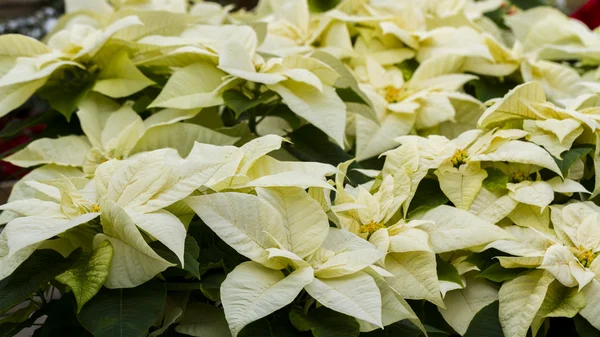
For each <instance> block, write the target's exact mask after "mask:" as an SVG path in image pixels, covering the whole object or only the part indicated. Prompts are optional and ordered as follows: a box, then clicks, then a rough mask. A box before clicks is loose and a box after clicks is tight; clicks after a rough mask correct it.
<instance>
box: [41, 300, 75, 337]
mask: <svg viewBox="0 0 600 337" xmlns="http://www.w3.org/2000/svg"><path fill="white" fill-rule="evenodd" d="M49 307H50V308H49V310H48V318H47V319H46V321H45V322H44V325H43V326H42V328H40V329H39V331H38V336H39V337H56V336H61V337H80V336H81V335H82V334H83V333H84V332H85V329H84V328H83V327H82V326H81V324H80V323H79V321H78V320H77V315H76V314H75V311H76V310H77V305H76V304H75V299H74V298H73V296H72V295H71V293H68V294H64V295H63V296H62V298H61V299H59V300H55V301H52V302H50V303H49Z"/></svg>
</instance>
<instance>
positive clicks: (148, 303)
mask: <svg viewBox="0 0 600 337" xmlns="http://www.w3.org/2000/svg"><path fill="white" fill-rule="evenodd" d="M166 298H167V290H166V287H165V285H164V284H163V283H161V282H159V281H156V280H152V281H149V282H147V283H145V284H143V285H141V286H139V287H136V288H131V289H115V290H109V289H106V288H104V289H102V290H100V292H99V293H98V295H97V296H95V297H94V298H93V299H92V300H91V301H89V302H88V304H87V305H86V306H85V307H84V308H83V309H82V310H81V312H80V313H79V322H81V324H82V325H83V327H85V329H86V330H88V331H89V332H91V333H93V334H94V336H95V337H115V336H119V337H143V336H146V334H147V333H148V330H149V329H150V327H151V326H152V325H153V324H154V323H155V322H156V321H157V320H158V319H159V318H160V315H161V313H162V310H163V307H164V305H165V301H166Z"/></svg>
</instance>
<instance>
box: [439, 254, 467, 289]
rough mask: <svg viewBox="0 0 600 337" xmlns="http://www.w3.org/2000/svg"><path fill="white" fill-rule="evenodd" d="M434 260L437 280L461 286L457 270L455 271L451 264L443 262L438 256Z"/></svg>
mask: <svg viewBox="0 0 600 337" xmlns="http://www.w3.org/2000/svg"><path fill="white" fill-rule="evenodd" d="M435 259H436V267H437V274H438V279H440V280H442V281H448V282H454V283H457V284H460V285H463V284H462V280H461V279H460V275H459V274H458V270H456V267H454V266H453V265H452V263H450V262H447V261H445V260H444V259H442V258H441V257H439V256H438V255H436V257H435Z"/></svg>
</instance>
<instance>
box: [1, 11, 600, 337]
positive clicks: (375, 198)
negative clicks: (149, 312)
mask: <svg viewBox="0 0 600 337" xmlns="http://www.w3.org/2000/svg"><path fill="white" fill-rule="evenodd" d="M502 6H504V5H503V2H502V1H496V0H486V1H474V0H426V1H422V0H406V1H396V0H370V1H369V0H343V1H341V2H340V3H339V4H338V5H337V6H336V7H334V8H332V9H330V10H327V11H325V12H321V13H317V12H313V11H311V8H310V6H309V2H308V1H307V0H262V1H260V3H259V5H258V7H257V9H255V10H253V11H245V10H240V11H238V12H232V9H233V7H232V6H226V7H222V6H220V5H217V4H215V3H208V2H203V1H195V3H194V4H193V5H190V4H189V1H183V0H110V1H108V0H99V1H93V2H90V1H84V0H68V1H66V9H67V14H66V15H65V16H63V17H62V18H61V19H60V20H59V22H58V23H57V26H56V28H55V29H54V31H53V32H52V33H51V34H50V36H49V37H48V38H47V39H46V41H45V42H39V41H36V40H33V39H31V38H28V37H24V36H19V35H2V36H0V116H4V115H6V114H8V113H9V112H11V111H12V110H14V109H16V108H18V107H19V106H21V105H22V104H23V103H24V102H25V101H27V100H28V99H29V98H30V97H31V96H33V95H34V94H36V93H37V94H39V95H40V96H43V95H44V92H50V93H52V92H53V91H52V90H54V89H56V88H60V87H61V86H67V85H69V83H70V82H69V80H68V79H72V78H75V79H77V80H80V81H82V83H85V90H83V91H81V93H80V95H79V96H78V97H76V98H74V101H73V102H70V103H73V107H72V109H70V110H69V107H66V108H64V109H65V111H62V110H61V112H63V113H64V114H65V115H66V116H67V118H70V117H71V113H72V112H73V111H75V115H76V116H77V118H78V120H79V125H80V126H81V131H82V132H83V134H82V135H81V134H80V135H66V136H63V137H58V138H41V139H37V140H35V141H33V142H31V143H30V144H28V145H27V146H26V147H25V148H23V149H21V150H20V151H18V152H16V153H14V154H12V155H10V156H8V157H6V158H5V159H4V160H6V161H7V162H9V163H12V164H14V165H17V166H20V167H27V168H34V169H33V170H32V171H31V172H30V173H29V174H28V175H26V176H25V177H24V178H23V179H22V180H20V181H19V182H17V183H16V185H15V186H14V188H13V191H12V194H11V196H10V198H9V202H8V203H7V204H5V205H2V206H0V210H2V211H3V212H2V214H1V215H0V223H2V224H5V227H4V228H3V230H2V232H1V233H0V280H3V279H6V278H8V277H10V276H11V275H12V274H13V273H15V271H16V270H18V268H19V266H20V265H22V264H23V263H24V262H25V261H27V259H28V258H30V256H32V254H34V253H35V252H36V251H37V250H44V249H51V250H55V251H58V252H59V253H60V254H62V255H63V256H65V257H66V256H68V255H69V254H70V253H72V252H74V251H78V250H81V251H83V252H85V253H89V254H90V261H91V262H90V265H89V267H90V268H92V269H93V268H97V271H96V269H94V273H95V274H94V275H93V277H91V278H90V279H87V281H89V282H88V283H87V285H86V286H83V285H82V284H84V283H85V282H83V283H82V282H80V280H78V279H77V278H78V277H82V276H81V275H79V274H78V271H77V270H76V269H74V268H73V269H70V270H68V271H67V272H65V273H63V274H61V275H59V276H57V277H56V279H57V281H59V282H61V283H64V284H66V285H67V286H69V287H70V288H69V289H71V291H73V293H74V294H76V299H77V303H78V311H79V310H81V308H82V307H84V305H85V304H86V303H87V302H88V301H90V300H91V299H92V298H93V297H94V296H95V295H96V294H97V293H98V291H100V289H101V288H102V287H103V286H104V287H106V288H110V289H124V288H134V287H138V286H141V285H143V284H144V283H146V282H148V281H150V280H152V279H155V278H159V279H160V278H163V274H164V273H165V271H166V270H167V269H168V268H171V267H178V268H180V269H184V268H185V266H186V249H187V248H186V238H187V237H188V229H189V226H190V224H191V223H192V221H193V220H194V219H199V220H196V221H201V222H202V223H203V224H206V226H207V227H208V228H210V230H212V232H214V233H215V234H216V235H217V236H218V237H219V238H220V239H221V240H222V241H223V242H225V243H226V244H227V245H229V246H230V247H231V248H232V249H233V250H235V251H236V252H237V253H238V254H240V255H241V256H242V257H243V258H244V259H247V260H246V262H243V263H241V264H239V265H237V266H236V267H235V268H234V269H233V270H231V271H230V272H229V273H228V274H227V276H226V279H225V280H224V282H223V283H222V284H221V286H220V298H219V299H218V300H217V301H213V302H214V304H207V303H191V304H190V305H187V309H186V304H185V303H184V304H177V306H176V309H177V310H175V311H176V312H177V314H176V315H175V316H173V317H170V318H169V319H170V320H167V315H165V317H164V321H165V322H164V323H162V324H163V325H161V326H160V329H157V330H156V331H154V332H153V333H152V334H150V336H158V335H160V334H161V333H162V332H164V331H166V329H168V328H169V326H170V325H172V324H177V323H178V322H179V320H181V317H184V319H183V320H181V325H179V326H178V327H177V328H176V330H177V331H178V332H180V333H186V334H190V335H196V336H200V335H202V336H203V334H201V332H198V331H201V330H202V327H203V326H204V325H206V326H210V328H211V329H215V330H211V331H218V335H215V336H216V337H221V336H223V337H227V336H233V337H235V336H237V335H238V334H240V333H241V332H242V330H243V329H244V328H245V327H246V326H248V325H249V324H251V323H253V322H255V321H258V320H260V319H262V318H264V317H267V316H269V315H271V314H273V313H276V312H277V311H278V310H280V309H283V308H286V307H290V305H291V306H295V308H296V309H297V308H298V307H304V311H305V312H304V313H307V312H308V310H309V309H310V308H312V307H313V306H314V307H320V306H324V307H326V308H328V309H330V310H333V311H336V312H338V313H341V314H344V315H347V316H349V317H351V319H353V320H354V319H355V320H357V322H358V325H359V326H360V331H361V332H370V331H374V330H377V329H382V328H383V329H385V328H386V327H387V326H389V325H392V324H394V323H397V322H399V321H402V320H409V321H410V322H411V323H412V324H414V325H416V326H417V328H419V329H421V330H422V331H423V332H425V331H426V328H425V327H424V326H423V325H422V324H421V322H420V321H419V317H418V315H417V314H416V313H415V312H414V311H413V309H412V308H411V305H409V302H407V301H406V300H411V301H428V302H430V303H432V304H433V305H435V306H437V308H438V310H439V312H440V314H441V315H442V317H443V318H444V319H445V320H446V322H447V323H448V324H449V325H450V326H451V327H452V329H454V331H455V332H457V333H458V334H460V335H464V334H466V333H467V331H468V329H469V327H470V325H471V324H472V323H473V319H474V318H475V317H476V315H477V313H478V312H480V311H481V310H482V309H483V308H486V307H488V306H489V305H490V304H491V303H494V302H496V301H499V321H500V323H501V325H502V329H503V332H504V334H505V336H507V337H525V336H526V335H527V333H528V331H529V329H531V330H532V332H533V335H534V336H535V335H536V333H537V332H538V331H539V330H540V329H541V328H542V326H543V324H544V322H545V320H546V319H547V318H548V317H569V318H571V317H574V316H575V315H577V314H580V315H581V316H583V317H584V318H585V319H587V320H588V321H589V322H590V323H591V324H592V325H593V326H594V327H596V328H598V329H600V318H599V317H600V309H599V308H600V262H599V261H600V259H597V257H598V255H599V254H600V207H599V206H597V202H598V201H597V198H596V197H597V196H598V195H600V176H599V173H600V156H599V154H600V130H599V129H600V68H599V67H598V66H599V65H600V34H599V32H598V30H596V31H591V30H589V29H587V27H585V26H584V25H583V24H581V23H579V22H578V21H575V20H572V19H569V18H568V17H566V16H565V15H563V14H562V13H560V12H559V11H557V10H555V9H552V8H548V7H538V8H534V9H530V10H527V11H516V12H515V13H513V14H512V15H509V16H506V18H505V23H506V25H507V26H508V27H509V28H510V29H511V30H510V31H508V30H505V29H501V28H500V27H499V26H497V25H496V23H494V21H492V20H491V19H490V18H489V17H488V16H486V15H485V14H486V13H489V12H492V11H495V10H498V9H499V8H503V7H502ZM567 61H568V62H567ZM490 79H493V80H494V81H495V82H493V83H495V84H492V85H491V87H485V86H482V84H481V83H486V81H488V80H490ZM505 83H508V85H512V84H513V83H515V85H512V87H511V89H512V90H510V91H509V92H508V93H506V94H505V95H504V96H503V97H500V96H502V95H503V94H504V93H505V92H506V91H504V92H503V93H502V94H498V93H497V92H496V91H495V89H496V88H495V87H494V86H498V87H501V88H500V89H498V90H497V91H498V92H501V91H502V87H503V86H504V85H505ZM480 91H481V92H480ZM46 95H47V94H46ZM475 96H477V97H487V96H491V97H495V98H493V99H491V100H488V101H486V102H483V101H480V100H479V99H477V98H476V97H475ZM482 100H483V99H482ZM260 106H268V107H273V109H272V110H269V111H268V112H264V111H256V110H257V107H260ZM61 107H64V106H61ZM281 107H285V109H286V110H285V111H283V112H282V111H280V110H281ZM276 108H277V109H276ZM278 109H279V110H278ZM226 113H232V114H233V115H234V116H233V117H231V118H232V119H233V120H234V122H236V123H237V124H235V125H232V123H230V122H231V121H229V122H228V123H225V122H224V120H225V119H226V118H225V117H226V116H225V114H226ZM257 113H258V114H259V119H258V120H257V119H256V117H257V115H256V114H257ZM241 116H242V117H241ZM231 118H230V119H231ZM307 124H312V125H313V126H314V127H316V128H317V129H318V130H319V132H320V133H322V134H324V136H322V137H321V138H325V139H326V140H328V142H327V143H328V144H327V145H328V146H329V145H330V144H333V146H337V147H338V148H339V152H346V153H350V154H351V155H352V156H353V157H355V158H356V159H355V160H349V161H345V162H342V163H340V161H344V160H346V159H344V160H338V159H337V158H336V159H331V158H329V157H327V158H324V159H323V158H321V160H324V161H326V162H329V160H330V159H331V160H332V161H336V162H335V163H334V164H338V163H339V165H338V166H337V167H335V166H332V165H329V164H324V163H320V162H312V161H300V160H299V159H303V158H300V157H298V158H295V157H294V152H293V151H286V148H287V146H283V144H285V143H291V140H293V137H291V136H290V137H288V135H289V134H290V132H292V131H294V130H296V129H298V128H300V127H304V126H307ZM315 137H316V138H317V136H315ZM321 138H320V139H321ZM290 146H293V144H292V145H290ZM309 150H314V151H315V152H317V153H318V152H319V151H320V150H321V149H320V148H318V149H317V148H315V149H309ZM327 155H332V156H333V155H335V154H331V153H329V152H328V153H327ZM377 158H382V161H384V163H383V166H381V165H380V166H379V167H378V170H367V169H354V168H353V167H352V165H355V164H354V162H355V161H357V162H358V163H359V164H364V165H371V164H369V163H372V162H374V161H375V160H376V159H377ZM366 160H369V161H366ZM354 173H358V174H359V175H361V176H362V177H363V178H365V177H366V178H365V179H364V180H362V181H360V183H357V182H355V181H352V179H349V178H348V177H349V176H351V175H352V174H354ZM157 247H159V248H160V249H159V248H157ZM161 247H162V248H161ZM161 249H162V251H161ZM491 249H495V251H494V252H497V256H493V257H492V258H493V261H488V262H490V263H491V264H492V266H491V267H490V266H489V265H487V266H482V265H481V264H478V263H477V258H478V257H480V256H481V255H482V254H484V253H485V252H490V251H491ZM165 251H166V253H165ZM169 254H171V255H173V257H172V258H169V257H168V256H167V255H169ZM517 268H518V269H517ZM514 270H517V272H513V271H514ZM189 277H190V278H191V277H193V276H189ZM203 291H204V290H203ZM171 309H172V308H171ZM200 309H201V310H200ZM186 310H187V312H188V313H189V315H184V313H185V312H186ZM197 311H201V312H202V314H204V313H206V312H213V311H214V312H216V315H217V317H219V318H218V319H215V322H206V321H197V317H193V316H198V315H197V314H196V313H197ZM223 316H224V317H223ZM285 316H287V313H286V314H285ZM189 317H191V319H189ZM167 321H168V322H167ZM225 323H226V324H227V326H225V325H224V324H225ZM203 324H204V325H203ZM210 324H221V326H218V325H210ZM215 333H217V332H215Z"/></svg>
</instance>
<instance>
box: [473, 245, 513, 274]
mask: <svg viewBox="0 0 600 337" xmlns="http://www.w3.org/2000/svg"><path fill="white" fill-rule="evenodd" d="M507 255H508V254H506V253H503V252H501V251H499V250H497V249H488V250H485V251H483V252H481V253H475V254H471V255H469V257H467V259H466V260H465V261H466V262H469V263H472V264H474V265H476V266H477V268H479V270H485V269H487V268H489V267H490V266H491V265H493V264H494V263H497V262H498V260H496V259H495V257H497V256H507Z"/></svg>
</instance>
